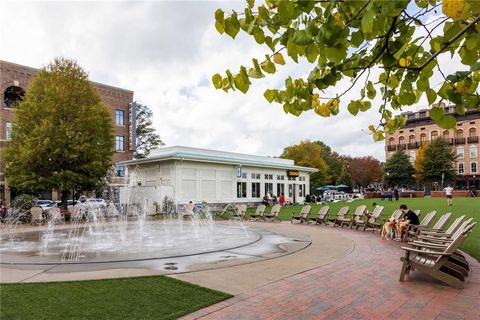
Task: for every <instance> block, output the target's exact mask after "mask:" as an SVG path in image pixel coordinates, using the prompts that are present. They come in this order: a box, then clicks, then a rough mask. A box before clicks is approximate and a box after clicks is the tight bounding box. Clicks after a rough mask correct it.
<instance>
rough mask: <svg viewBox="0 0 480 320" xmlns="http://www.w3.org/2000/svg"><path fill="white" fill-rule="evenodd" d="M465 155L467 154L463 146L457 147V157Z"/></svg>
mask: <svg viewBox="0 0 480 320" xmlns="http://www.w3.org/2000/svg"><path fill="white" fill-rule="evenodd" d="M464 155H465V154H464V153H463V147H457V158H458V159H463V157H464Z"/></svg>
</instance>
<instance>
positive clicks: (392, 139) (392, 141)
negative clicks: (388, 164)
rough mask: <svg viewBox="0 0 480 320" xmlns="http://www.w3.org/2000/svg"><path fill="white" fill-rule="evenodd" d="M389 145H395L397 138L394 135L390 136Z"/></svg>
mask: <svg viewBox="0 0 480 320" xmlns="http://www.w3.org/2000/svg"><path fill="white" fill-rule="evenodd" d="M388 145H389V146H393V145H395V139H394V138H393V137H392V138H390V139H388Z"/></svg>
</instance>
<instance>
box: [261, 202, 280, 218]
mask: <svg viewBox="0 0 480 320" xmlns="http://www.w3.org/2000/svg"><path fill="white" fill-rule="evenodd" d="M281 208H282V207H281V206H280V205H279V204H274V205H273V207H272V210H270V212H265V213H264V214H263V218H264V219H265V221H280V219H279V218H278V215H279V214H280V210H281Z"/></svg>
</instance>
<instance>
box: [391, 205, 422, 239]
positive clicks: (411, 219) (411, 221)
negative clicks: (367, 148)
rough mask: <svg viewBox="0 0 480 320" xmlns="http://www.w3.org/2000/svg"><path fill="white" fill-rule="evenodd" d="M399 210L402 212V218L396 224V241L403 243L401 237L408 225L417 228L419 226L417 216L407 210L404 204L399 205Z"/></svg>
mask: <svg viewBox="0 0 480 320" xmlns="http://www.w3.org/2000/svg"><path fill="white" fill-rule="evenodd" d="M400 210H402V213H403V217H402V219H400V221H399V223H398V224H397V235H398V236H397V239H396V240H397V241H403V235H404V233H405V230H407V229H408V226H409V225H417V226H418V225H419V224H420V221H419V220H418V216H417V214H416V213H415V212H413V211H412V210H409V209H408V207H407V205H406V204H402V205H400Z"/></svg>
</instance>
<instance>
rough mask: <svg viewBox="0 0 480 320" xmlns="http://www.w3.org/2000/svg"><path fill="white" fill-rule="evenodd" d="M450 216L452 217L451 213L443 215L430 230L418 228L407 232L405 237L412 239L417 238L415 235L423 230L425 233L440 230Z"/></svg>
mask: <svg viewBox="0 0 480 320" xmlns="http://www.w3.org/2000/svg"><path fill="white" fill-rule="evenodd" d="M451 215H452V213H451V212H447V213H445V214H444V215H443V216H441V217H440V219H438V221H437V223H435V225H434V226H433V227H432V228H429V227H426V226H418V227H417V228H415V229H413V230H409V231H408V232H407V237H408V238H409V239H413V238H415V237H417V235H418V234H419V233H420V232H422V231H424V230H425V231H428V230H442V228H443V226H444V225H445V223H447V221H448V219H449V218H450V216H451Z"/></svg>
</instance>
